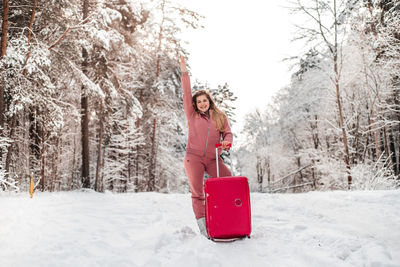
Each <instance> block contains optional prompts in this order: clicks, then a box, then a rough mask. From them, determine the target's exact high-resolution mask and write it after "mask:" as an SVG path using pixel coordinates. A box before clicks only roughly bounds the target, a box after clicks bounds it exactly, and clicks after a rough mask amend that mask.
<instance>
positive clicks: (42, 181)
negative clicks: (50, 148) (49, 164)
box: [40, 130, 46, 192]
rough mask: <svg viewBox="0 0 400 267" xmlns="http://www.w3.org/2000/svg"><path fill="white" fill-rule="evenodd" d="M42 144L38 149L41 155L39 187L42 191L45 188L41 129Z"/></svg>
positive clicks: (43, 148)
mask: <svg viewBox="0 0 400 267" xmlns="http://www.w3.org/2000/svg"><path fill="white" fill-rule="evenodd" d="M41 139H42V144H41V149H40V157H41V164H40V165H41V166H40V177H41V178H40V185H41V189H42V192H43V191H44V190H45V185H46V183H45V176H44V175H45V163H46V162H45V157H44V153H45V142H44V130H43V131H42V136H41Z"/></svg>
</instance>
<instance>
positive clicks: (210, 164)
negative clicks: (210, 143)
mask: <svg viewBox="0 0 400 267" xmlns="http://www.w3.org/2000/svg"><path fill="white" fill-rule="evenodd" d="M218 167H219V177H227V176H232V174H231V171H230V170H229V169H228V167H226V165H225V164H224V161H223V160H222V159H221V158H220V157H218ZM206 172H207V173H208V174H209V175H210V177H217V162H216V160H215V159H212V160H211V159H208V160H207V166H206Z"/></svg>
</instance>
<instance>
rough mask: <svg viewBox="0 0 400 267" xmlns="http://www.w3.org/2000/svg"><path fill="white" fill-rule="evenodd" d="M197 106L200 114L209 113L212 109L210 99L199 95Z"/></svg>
mask: <svg viewBox="0 0 400 267" xmlns="http://www.w3.org/2000/svg"><path fill="white" fill-rule="evenodd" d="M196 105H197V109H198V110H199V111H200V112H207V111H208V109H209V108H210V102H209V101H208V98H207V97H206V96H205V95H199V96H198V97H197V99H196Z"/></svg>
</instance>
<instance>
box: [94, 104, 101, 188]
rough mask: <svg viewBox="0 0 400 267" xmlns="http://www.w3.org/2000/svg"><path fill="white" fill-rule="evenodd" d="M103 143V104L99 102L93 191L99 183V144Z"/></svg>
mask: <svg viewBox="0 0 400 267" xmlns="http://www.w3.org/2000/svg"><path fill="white" fill-rule="evenodd" d="M102 142H103V103H102V102H100V117H99V145H98V148H97V167H96V181H95V183H94V190H95V191H97V192H100V191H99V188H100V186H99V182H100V169H101V168H102V166H101V144H102Z"/></svg>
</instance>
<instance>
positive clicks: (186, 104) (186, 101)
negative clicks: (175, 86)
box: [181, 72, 195, 120]
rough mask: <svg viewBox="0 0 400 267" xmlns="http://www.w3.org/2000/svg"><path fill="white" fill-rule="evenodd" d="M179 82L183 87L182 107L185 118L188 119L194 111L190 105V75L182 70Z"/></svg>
mask: <svg viewBox="0 0 400 267" xmlns="http://www.w3.org/2000/svg"><path fill="white" fill-rule="evenodd" d="M181 83H182V89H183V108H184V109H185V114H186V118H187V119H188V120H189V118H190V116H192V114H193V112H195V111H194V107H193V105H192V90H191V87H190V77H189V74H188V73H187V72H182V76H181Z"/></svg>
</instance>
